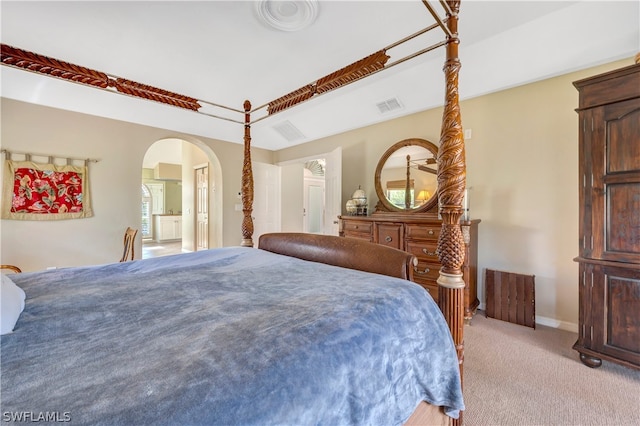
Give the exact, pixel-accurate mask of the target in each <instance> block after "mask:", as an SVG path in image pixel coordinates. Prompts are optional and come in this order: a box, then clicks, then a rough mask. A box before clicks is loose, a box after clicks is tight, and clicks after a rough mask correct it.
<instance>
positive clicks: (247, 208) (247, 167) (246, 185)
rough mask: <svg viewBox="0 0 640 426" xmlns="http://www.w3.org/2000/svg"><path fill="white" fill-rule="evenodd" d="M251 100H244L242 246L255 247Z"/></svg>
mask: <svg viewBox="0 0 640 426" xmlns="http://www.w3.org/2000/svg"><path fill="white" fill-rule="evenodd" d="M250 111H251V102H249V101H248V100H247V101H244V160H243V164H242V213H243V215H244V217H243V218H242V243H240V245H241V246H242V247H253V238H252V236H253V219H252V218H251V212H252V211H253V170H252V168H251V124H250V123H251V113H250Z"/></svg>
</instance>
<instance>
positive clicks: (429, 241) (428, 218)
mask: <svg viewBox="0 0 640 426" xmlns="http://www.w3.org/2000/svg"><path fill="white" fill-rule="evenodd" d="M478 223H480V221H479V220H472V221H469V222H464V223H463V224H462V233H463V236H464V239H465V261H464V264H463V266H462V272H463V279H464V282H465V285H466V286H465V294H464V299H465V300H464V307H465V319H466V320H470V319H471V317H472V316H473V314H474V313H475V311H476V309H477V308H478V305H479V304H480V301H479V300H478V291H477V278H478V270H477V268H478ZM441 227H442V221H441V220H439V219H438V217H437V215H434V214H429V213H425V214H417V213H414V214H410V215H406V214H393V213H385V214H374V215H372V216H341V217H340V236H342V237H349V238H359V239H363V240H367V241H370V242H373V243H377V244H382V245H386V246H390V247H394V248H397V249H400V250H404V251H407V252H409V253H412V254H414V255H415V256H416V258H417V259H418V265H417V266H416V267H415V268H414V273H413V276H414V278H413V280H414V281H415V282H416V283H417V284H420V285H421V286H422V287H424V288H425V289H426V290H427V291H428V292H429V294H431V296H432V297H433V298H434V299H435V300H436V302H437V301H438V284H437V283H436V280H437V279H438V276H439V274H440V267H441V265H440V262H439V260H438V255H437V254H436V248H437V244H438V236H439V235H440V229H441Z"/></svg>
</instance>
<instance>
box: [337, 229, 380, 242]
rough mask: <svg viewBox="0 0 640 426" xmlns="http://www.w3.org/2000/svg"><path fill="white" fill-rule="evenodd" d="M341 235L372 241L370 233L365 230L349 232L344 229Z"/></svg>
mask: <svg viewBox="0 0 640 426" xmlns="http://www.w3.org/2000/svg"><path fill="white" fill-rule="evenodd" d="M342 235H343V236H344V237H347V238H357V239H359V240H365V241H369V242H370V243H372V242H373V238H371V233H368V234H367V233H366V232H349V231H344V232H343V233H342Z"/></svg>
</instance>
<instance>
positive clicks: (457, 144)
mask: <svg viewBox="0 0 640 426" xmlns="http://www.w3.org/2000/svg"><path fill="white" fill-rule="evenodd" d="M447 3H448V4H449V8H450V9H451V11H450V12H449V11H448V12H447V20H446V23H447V27H448V28H449V30H450V32H451V35H450V36H449V37H448V39H447V59H446V62H445V65H444V73H445V80H446V86H445V106H444V112H443V115H442V130H441V133H440V146H439V148H438V174H437V179H438V203H439V206H440V215H441V217H442V230H441V232H440V237H439V239H438V257H439V259H440V262H441V263H442V269H440V277H439V278H438V284H439V287H438V300H439V305H440V309H441V310H442V312H443V314H444V316H445V318H446V319H447V322H448V323H449V328H450V330H451V334H452V335H453V341H454V344H455V345H456V350H457V352H458V360H459V362H460V375H461V377H462V373H463V362H464V287H465V283H464V281H463V279H462V269H461V267H462V264H463V263H464V240H463V236H462V230H461V229H460V216H461V215H462V199H463V196H464V188H465V184H466V167H465V152H464V139H463V132H462V122H461V118H460V105H459V96H458V72H459V70H460V60H459V59H458V44H459V39H458V11H459V10H460V0H447ZM455 423H459V424H461V423H462V413H461V414H460V419H458V420H457V421H456V422H454V424H455Z"/></svg>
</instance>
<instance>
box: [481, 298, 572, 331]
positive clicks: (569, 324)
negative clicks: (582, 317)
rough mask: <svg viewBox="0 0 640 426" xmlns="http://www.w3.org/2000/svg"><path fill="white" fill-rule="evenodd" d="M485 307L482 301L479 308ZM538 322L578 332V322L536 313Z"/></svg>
mask: <svg viewBox="0 0 640 426" xmlns="http://www.w3.org/2000/svg"><path fill="white" fill-rule="evenodd" d="M484 308H485V304H484V303H481V304H480V306H478V309H479V310H481V311H484ZM536 324H540V325H544V326H545V327H551V328H559V329H560V330H564V331H570V332H572V333H577V332H578V324H576V323H573V322H567V321H559V320H557V319H555V318H548V317H541V316H539V315H536Z"/></svg>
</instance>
